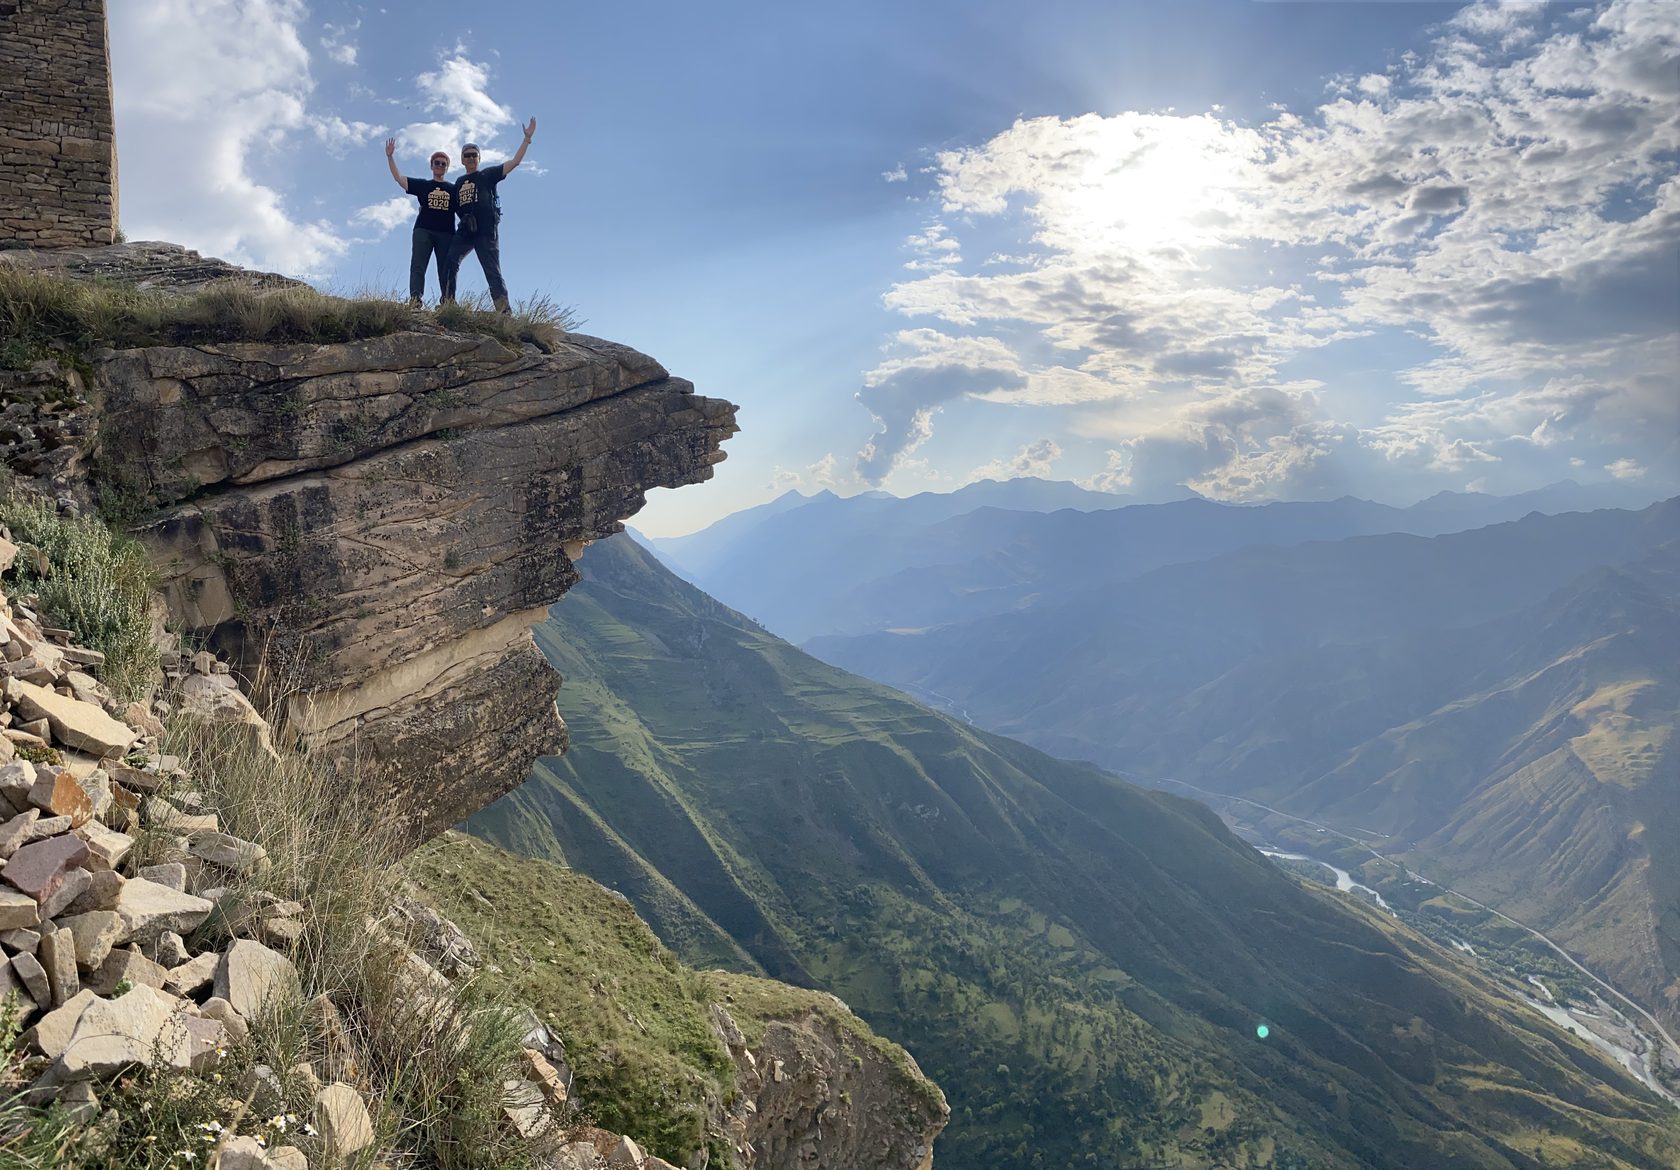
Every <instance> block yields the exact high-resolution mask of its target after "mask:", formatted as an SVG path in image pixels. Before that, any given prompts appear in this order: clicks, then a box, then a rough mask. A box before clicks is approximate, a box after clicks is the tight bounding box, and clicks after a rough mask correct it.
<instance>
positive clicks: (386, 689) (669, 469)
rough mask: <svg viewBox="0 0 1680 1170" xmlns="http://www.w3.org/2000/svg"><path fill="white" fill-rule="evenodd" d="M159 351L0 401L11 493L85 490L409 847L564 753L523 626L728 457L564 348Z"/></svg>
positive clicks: (82, 272)
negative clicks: (17, 488) (110, 508)
mask: <svg viewBox="0 0 1680 1170" xmlns="http://www.w3.org/2000/svg"><path fill="white" fill-rule="evenodd" d="M0 264H5V265H8V266H12V267H22V268H31V269H37V270H41V269H45V270H48V271H51V272H54V273H56V274H58V275H61V276H64V277H66V278H68V279H87V278H99V279H104V280H114V281H118V282H121V283H124V284H132V285H136V286H139V287H142V288H149V289H153V290H159V291H164V292H181V293H191V292H193V291H195V290H198V289H201V288H203V287H205V286H206V285H207V284H214V283H216V282H225V281H230V280H232V281H237V282H239V283H242V284H246V285H254V286H256V287H259V288H266V287H272V286H284V285H288V284H292V283H295V282H290V281H287V280H286V279H285V278H284V277H276V276H273V275H271V274H264V273H252V272H244V271H243V270H239V269H236V268H233V267H232V266H230V265H226V264H223V263H222V262H221V261H217V260H206V259H205V258H203V257H201V256H199V255H198V254H197V253H194V252H189V251H187V250H185V249H182V248H178V247H175V246H174V245H167V244H141V245H116V246H112V247H109V248H91V249H80V250H68V251H56V252H47V251H32V252H31V251H21V252H7V253H0ZM181 342H182V343H180V344H175V345H157V346H150V347H147V348H140V349H127V350H118V351H101V352H96V353H94V354H92V355H89V357H90V361H89V362H88V363H87V364H86V365H84V366H82V367H80V369H79V370H73V369H68V368H64V369H59V368H58V367H56V366H55V365H54V363H52V362H43V363H37V366H34V367H31V368H30V369H28V370H24V371H22V372H13V373H8V374H6V375H5V380H4V381H3V383H0V392H3V393H4V395H5V398H6V401H7V402H8V403H10V404H11V405H10V406H9V407H8V409H9V410H11V412H12V414H15V415H17V416H18V417H17V419H16V420H15V421H14V424H13V429H14V430H16V431H17V437H16V438H17V441H15V442H10V443H8V444H7V445H6V450H7V452H8V453H9V455H8V457H9V458H10V457H11V456H16V458H15V459H12V462H14V463H16V464H17V466H16V467H15V468H14V470H15V471H17V472H18V473H19V474H21V475H24V476H27V477H31V479H32V481H33V482H35V483H36V485H37V486H38V487H39V488H40V489H41V490H43V491H45V492H46V493H47V494H49V495H52V496H54V497H55V498H58V499H60V501H61V504H62V506H65V507H72V506H74V501H73V497H74V499H75V500H79V501H80V502H81V503H86V502H87V501H88V499H89V498H90V495H89V492H88V490H87V486H88V485H87V482H86V477H88V476H92V477H93V478H95V479H97V480H98V486H99V492H100V494H101V496H102V497H103V499H104V500H105V502H106V503H107V504H110V503H111V502H113V501H116V502H117V503H119V504H122V505H125V506H126V507H128V508H130V509H133V510H138V511H141V512H144V513H146V514H147V515H149V516H151V517H152V518H151V519H150V520H149V521H148V522H147V523H146V524H145V525H144V526H143V527H142V529H141V530H140V535H141V536H142V537H143V539H145V540H146V541H147V543H148V544H149V546H150V547H151V549H152V551H153V553H154V555H155V560H156V563H157V565H158V567H159V570H160V572H161V574H162V576H163V579H164V580H163V584H164V590H163V591H164V595H165V597H166V599H167V601H168V603H169V608H170V611H171V615H172V617H173V619H174V622H175V623H176V624H177V625H179V626H180V627H181V628H183V629H184V630H185V631H187V632H188V633H189V634H190V635H191V636H192V637H194V638H195V639H199V640H202V641H203V642H204V643H205V644H207V645H209V646H210V647H211V648H212V649H214V650H215V651H216V652H217V653H218V654H219V655H221V656H222V657H223V658H225V659H227V660H228V661H230V662H231V663H232V664H233V665H234V668H235V670H236V671H237V672H238V673H240V674H241V675H243V676H244V677H246V678H247V679H251V680H255V681H256V682H258V684H259V691H261V692H262V694H263V696H264V697H265V698H267V699H270V700H273V699H276V698H278V697H280V696H284V698H285V704H284V705H285V710H284V714H285V723H286V729H287V731H288V732H290V733H295V734H300V735H302V736H303V737H304V738H306V739H307V740H308V741H309V742H310V743H311V744H312V745H314V746H315V747H317V748H321V749H323V750H324V751H326V753H327V755H328V757H329V758H332V759H339V760H344V761H350V760H352V759H353V760H354V761H355V763H356V768H355V771H356V772H358V773H359V774H360V775H361V776H362V777H364V778H365V779H368V780H369V781H370V782H371V783H372V784H373V786H374V787H373V791H371V792H370V793H369V794H368V795H369V798H371V799H376V800H379V801H381V803H382V804H383V805H384V806H385V807H387V808H389V809H391V810H392V815H393V816H395V817H398V818H400V819H401V822H402V827H403V829H404V831H405V833H406V835H407V836H408V837H409V839H410V840H413V841H420V840H423V839H425V838H426V837H428V836H430V835H432V834H433V833H435V832H437V831H438V830H439V829H441V828H444V827H446V826H448V825H450V824H453V823H455V822H457V821H459V820H461V819H462V818H464V817H465V816H467V815H468V814H470V813H472V812H474V811H476V810H477V809H479V808H481V807H483V806H484V805H486V804H489V803H490V802H491V801H493V800H495V799H496V798H497V797H498V796H500V795H502V794H503V793H504V792H506V791H508V790H509V789H511V788H513V787H514V786H515V785H517V784H519V783H520V781H522V780H523V779H524V777H525V774H526V770H527V769H528V768H529V766H530V764H531V762H532V761H533V760H534V759H536V757H537V756H539V755H547V754H554V753H557V752H559V751H562V750H564V747H565V744H566V739H565V727H564V724H563V722H562V721H561V720H560V718H559V716H558V714H557V712H556V711H555V707H554V702H553V697H554V693H555V691H556V690H557V688H558V684H559V679H558V678H557V677H556V676H555V675H554V673H553V671H552V670H551V669H550V668H549V667H548V665H547V664H546V662H545V661H544V660H543V657H542V655H541V654H540V653H539V652H538V651H537V649H536V647H535V645H534V644H533V643H532V641H531V637H530V627H531V625H532V624H533V623H534V622H536V621H538V620H540V619H541V618H542V616H543V614H544V612H545V610H546V608H547V607H548V606H549V605H551V604H552V603H553V602H555V601H556V600H558V599H559V597H560V595H561V594H563V593H564V592H565V591H566V590H567V589H568V588H569V587H570V586H571V585H572V583H573V582H575V581H576V580H577V579H578V574H577V570H576V569H575V568H574V566H573V561H574V560H575V558H576V557H577V556H578V555H579V554H580V553H581V551H582V549H583V548H584V546H586V545H587V544H588V543H589V542H590V541H592V540H596V539H599V538H601V537H604V536H609V535H611V534H612V533H614V532H616V531H618V530H619V529H620V528H621V527H622V524H621V521H623V520H624V519H625V518H627V517H629V516H631V515H633V514H635V512H636V511H638V510H639V509H640V508H641V506H642V504H643V502H644V500H645V493H646V492H647V490H648V489H649V488H654V487H677V486H680V485H683V484H689V483H696V482H699V481H701V480H704V479H707V478H709V477H710V475H711V466H712V464H714V463H716V462H718V461H719V460H721V459H722V458H723V457H724V456H723V452H722V450H721V447H722V443H723V441H724V440H725V439H726V438H728V437H729V436H730V435H731V434H733V433H734V432H735V430H736V426H735V421H734V419H735V407H734V406H733V405H732V404H730V403H728V402H725V401H722V400H720V399H713V398H703V397H700V396H698V395H696V394H695V393H694V387H693V386H692V385H691V384H690V383H689V382H686V381H684V380H682V379H680V378H673V377H671V376H670V375H669V374H668V373H667V372H666V370H665V369H664V367H662V366H661V365H660V364H659V363H658V362H656V361H654V360H653V359H652V358H650V357H648V356H646V355H644V354H641V353H638V352H636V351H635V350H633V349H629V348H628V347H625V346H622V345H617V344H614V343H612V342H609V341H603V340H600V339H598V338H593V337H586V336H582V335H579V334H559V333H552V332H547V331H544V332H543V333H542V337H541V341H540V343H538V341H536V340H526V341H507V340H501V339H499V338H497V337H494V336H490V335H487V334H484V333H477V332H452V331H450V330H448V329H445V328H442V327H441V326H438V325H436V324H433V323H431V319H430V318H426V317H418V318H416V323H415V324H414V325H413V326H412V327H411V328H409V329H406V330H403V331H401V332H397V333H392V334H389V335H386V336H381V337H375V338H369V339H364V340H359V341H348V342H340V343H329V344H308V343H297V344H272V343H259V342H229V343H208V342H203V341H200V340H198V339H196V338H182V339H181ZM49 416H50V417H49ZM10 417H11V416H10V415H8V418H10Z"/></svg>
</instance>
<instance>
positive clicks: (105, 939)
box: [58, 910, 126, 971]
mask: <svg viewBox="0 0 1680 1170" xmlns="http://www.w3.org/2000/svg"><path fill="white" fill-rule="evenodd" d="M58 928H59V931H60V932H61V933H63V932H68V933H69V935H70V938H71V939H72V941H73V942H74V943H75V948H76V949H75V955H76V965H77V966H79V967H81V968H82V969H83V970H84V971H91V970H93V969H94V968H95V967H98V966H99V965H100V964H101V963H103V962H104V961H105V958H106V956H108V955H109V954H110V953H111V949H112V948H113V947H115V946H116V945H117V943H119V942H121V941H122V938H123V935H124V931H125V929H126V928H125V927H124V925H123V920H122V916H121V915H119V914H117V913H116V912H115V911H113V910H94V911H91V912H89V913H87V914H73V915H71V916H70V917H68V918H63V919H60V920H59V923H58Z"/></svg>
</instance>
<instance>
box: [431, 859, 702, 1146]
mask: <svg viewBox="0 0 1680 1170" xmlns="http://www.w3.org/2000/svg"><path fill="white" fill-rule="evenodd" d="M403 868H404V870H405V871H406V874H407V876H408V878H409V879H410V881H411V882H412V883H413V884H414V885H415V886H417V887H418V888H419V891H420V893H421V895H422V896H423V898H424V900H426V901H428V902H430V903H431V904H432V905H434V906H435V907H437V909H438V911H439V912H440V913H442V914H443V915H445V916H446V917H448V918H450V919H451V920H453V921H454V922H455V923H456V924H457V925H458V926H460V927H461V929H462V930H464V931H465V932H466V933H467V935H468V937H470V938H471V939H472V940H473V943H474V945H475V946H477V947H478V949H479V952H480V954H482V955H483V957H484V959H485V960H486V962H489V963H494V964H496V965H497V966H499V967H501V968H502V969H503V971H504V975H503V976H502V977H501V978H503V979H505V980H506V981H507V982H508V984H509V986H510V990H511V991H512V993H513V994H514V995H516V996H517V997H518V998H519V999H521V1000H523V1001H524V1002H526V1003H529V1004H530V1005H531V1006H532V1007H533V1009H535V1010H536V1012H537V1013H538V1015H540V1016H541V1017H542V1018H543V1021H544V1022H545V1023H546V1024H548V1026H549V1027H550V1029H552V1030H553V1031H554V1033H555V1034H556V1035H558V1036H559V1037H560V1038H561V1040H562V1041H563V1042H564V1043H565V1045H566V1052H567V1056H568V1059H569V1060H570V1062H571V1064H572V1070H573V1073H574V1075H575V1076H576V1083H577V1089H578V1092H579V1094H580V1096H581V1097H582V1098H583V1100H584V1101H586V1102H587V1103H588V1105H589V1107H590V1109H591V1110H592V1111H593V1114H594V1118H595V1120H596V1121H597V1122H598V1123H599V1124H600V1125H602V1126H604V1127H606V1128H608V1129H611V1130H614V1131H615V1132H618V1133H628V1134H630V1135H631V1136H632V1137H634V1138H635V1139H636V1140H637V1141H638V1142H641V1143H643V1144H644V1145H645V1146H646V1147H647V1148H648V1149H650V1150H651V1151H652V1152H653V1153H655V1154H658V1155H659V1156H660V1157H662V1158H665V1159H667V1160H669V1161H672V1162H675V1163H677V1164H678V1165H682V1164H685V1163H687V1161H688V1159H689V1157H690V1156H691V1155H692V1154H693V1153H694V1152H695V1151H697V1150H700V1149H706V1148H709V1152H710V1154H711V1156H712V1159H713V1164H716V1165H728V1164H729V1161H728V1159H729V1153H728V1150H727V1147H726V1146H725V1145H724V1144H723V1142H722V1141H721V1139H720V1138H719V1137H718V1136H717V1135H715V1134H712V1133H710V1132H709V1127H708V1117H709V1116H710V1115H711V1114H712V1113H713V1112H714V1111H716V1110H717V1109H718V1108H719V1107H720V1106H721V1105H722V1104H723V1103H725V1102H726V1101H728V1099H729V1098H730V1097H731V1096H732V1094H733V1092H734V1065H733V1063H732V1062H731V1061H730V1059H729V1056H728V1053H727V1052H726V1051H725V1050H724V1048H723V1045H722V1043H721V1042H720V1041H719V1040H718V1038H717V1037H716V1036H715V1035H714V1034H713V1032H712V1028H711V1023H710V1020H709V1017H708V1003H709V1000H710V988H709V985H708V983H707V982H706V978H704V977H702V976H700V975H698V974H697V973H695V972H693V971H690V970H688V969H687V968H685V967H683V966H682V965H681V964H679V963H678V962H677V960H676V958H675V956H673V955H672V954H671V952H670V951H669V950H667V949H666V948H665V947H664V946H663V945H661V944H660V942H659V940H658V939H657V938H655V937H654V935H653V932H652V931H650V930H649V929H648V928H647V926H646V924H645V923H643V922H642V921H641V919H639V918H637V917H636V913H635V911H634V910H632V909H631V908H630V906H629V905H628V904H627V903H625V902H623V901H621V900H619V899H617V898H615V897H613V896H612V895H611V894H610V893H608V892H607V891H606V890H605V889H603V888H602V887H601V886H598V885H596V884H595V883H594V882H592V881H590V880H589V879H588V878H586V877H584V876H582V875H581V874H576V873H573V872H571V871H570V870H567V869H564V868H562V867H560V866H557V865H554V864H551V863H549V862H544V861H533V860H529V859H525V858H519V857H515V856H513V855H512V854H509V853H505V852H503V851H502V850H500V849H497V848H495V847H494V846H492V845H489V844H487V843H485V842H482V841H478V840H475V839H474V838H471V837H467V836H465V835H464V834H460V833H455V832H449V833H445V834H444V835H443V836H441V837H438V838H436V839H435V840H433V841H431V842H429V843H427V844H426V845H424V846H422V847H421V848H420V849H418V850H416V851H415V852H414V853H413V854H411V855H410V856H409V857H408V858H407V859H406V860H405V862H404V863H403Z"/></svg>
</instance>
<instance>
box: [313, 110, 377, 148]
mask: <svg viewBox="0 0 1680 1170" xmlns="http://www.w3.org/2000/svg"><path fill="white" fill-rule="evenodd" d="M308 125H309V128H310V129H311V130H313V131H314V132H315V137H317V138H319V139H320V140H321V142H322V143H323V144H324V145H325V146H326V148H327V150H328V151H330V152H331V153H332V154H334V155H336V156H339V157H343V156H344V155H345V154H347V153H348V152H349V151H350V150H351V148H353V147H358V146H363V145H366V144H367V143H370V142H376V141H378V140H379V139H380V138H383V137H384V136H385V134H386V128H385V127H384V126H381V125H378V124H377V123H374V122H346V121H345V120H344V119H343V118H341V117H339V116H338V115H337V114H325V115H318V116H314V117H311V118H309V119H308Z"/></svg>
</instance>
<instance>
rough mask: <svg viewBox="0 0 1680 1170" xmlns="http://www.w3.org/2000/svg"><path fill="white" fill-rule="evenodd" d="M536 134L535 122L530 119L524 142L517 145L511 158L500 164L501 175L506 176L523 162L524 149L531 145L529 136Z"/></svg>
mask: <svg viewBox="0 0 1680 1170" xmlns="http://www.w3.org/2000/svg"><path fill="white" fill-rule="evenodd" d="M536 132H537V120H536V119H535V118H532V119H531V121H530V122H529V123H528V124H527V125H526V127H525V141H524V142H521V143H520V144H519V149H518V150H516V151H514V152H513V157H512V158H510V159H508V160H507V162H505V163H503V164H502V174H504V175H505V174H507V173H508V172H510V171H512V170H513V168H514V167H516V166H518V165H519V164H520V163H522V162H524V161H525V148H526V147H527V146H530V145H531V135H533V134H535V133H536Z"/></svg>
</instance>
